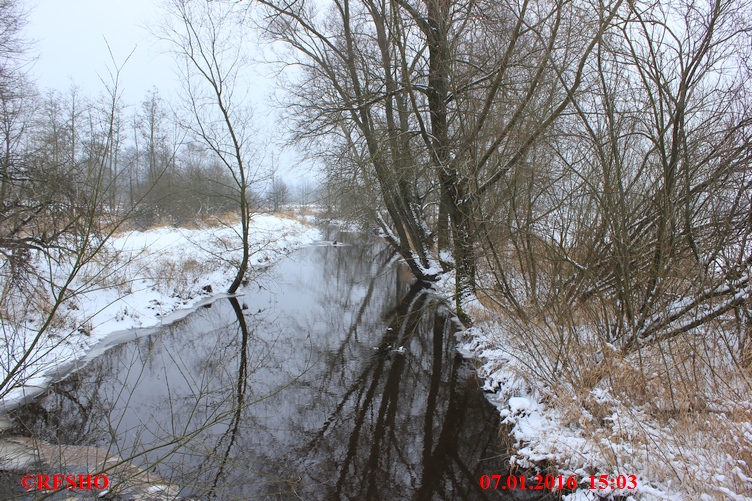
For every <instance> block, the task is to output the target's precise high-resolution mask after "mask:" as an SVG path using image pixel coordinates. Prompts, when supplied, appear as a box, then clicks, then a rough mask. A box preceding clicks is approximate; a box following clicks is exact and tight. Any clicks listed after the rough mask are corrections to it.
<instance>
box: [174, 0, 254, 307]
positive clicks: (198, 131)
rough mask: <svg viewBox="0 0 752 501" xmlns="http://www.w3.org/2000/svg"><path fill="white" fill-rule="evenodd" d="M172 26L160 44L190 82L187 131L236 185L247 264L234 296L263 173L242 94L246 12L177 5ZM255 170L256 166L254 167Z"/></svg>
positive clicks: (217, 5)
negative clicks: (252, 196)
mask: <svg viewBox="0 0 752 501" xmlns="http://www.w3.org/2000/svg"><path fill="white" fill-rule="evenodd" d="M166 9H167V11H168V13H169V16H170V19H171V21H168V23H167V24H165V25H163V26H162V29H161V34H160V35H159V36H160V38H162V39H164V40H166V41H168V42H169V43H170V44H171V45H172V47H173V50H174V54H175V56H176V57H177V59H178V61H179V64H180V71H181V77H182V79H183V81H184V82H185V94H186V98H185V104H186V112H187V113H186V115H187V118H186V119H185V120H184V121H183V126H184V127H185V129H186V130H187V131H188V132H189V133H190V134H191V135H193V136H194V137H196V138H197V139H198V140H200V141H201V142H202V143H204V144H205V145H206V147H207V148H208V149H209V150H211V151H212V152H213V153H214V154H215V155H216V157H217V159H219V161H220V162H221V164H222V165H223V166H224V167H225V168H226V169H227V172H228V173H229V174H230V175H231V176H232V180H233V199H234V202H235V204H236V207H237V208H238V210H239V212H240V222H241V230H240V233H239V235H238V236H239V237H240V239H241V242H242V250H243V254H242V258H241V260H240V263H238V271H237V274H236V275H235V279H234V280H233V282H232V284H231V285H230V288H229V292H230V293H233V292H235V291H236V290H237V289H238V287H240V284H241V283H242V281H243V277H244V275H245V272H246V269H247V267H248V260H249V257H250V248H249V231H250V220H251V204H250V199H249V195H250V191H251V187H252V185H253V184H254V182H255V180H256V177H257V176H258V174H259V172H260V169H259V167H258V163H257V161H256V158H254V157H255V156H256V153H257V152H256V151H255V150H254V149H253V143H252V140H251V139H252V138H253V137H254V136H255V134H256V133H255V131H254V130H253V128H252V122H251V118H252V113H251V110H250V108H249V107H248V106H247V105H246V103H245V99H244V97H245V96H243V95H242V94H241V93H240V92H241V85H240V83H241V80H242V73H243V71H244V70H245V69H246V67H247V56H246V54H245V48H246V41H245V38H244V36H243V34H244V30H242V29H238V28H239V26H240V24H241V22H242V19H243V11H242V10H241V9H239V8H238V7H237V6H236V5H235V4H230V3H224V2H194V1H191V0H171V1H170V2H169V3H168V4H167V6H166ZM254 164H256V166H255V167H254Z"/></svg>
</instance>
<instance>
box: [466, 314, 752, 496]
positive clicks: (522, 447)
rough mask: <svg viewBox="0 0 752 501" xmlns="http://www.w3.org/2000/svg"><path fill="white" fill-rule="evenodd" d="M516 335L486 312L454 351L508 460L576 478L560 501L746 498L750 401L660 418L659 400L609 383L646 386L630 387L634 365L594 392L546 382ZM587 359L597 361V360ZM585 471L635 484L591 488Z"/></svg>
mask: <svg viewBox="0 0 752 501" xmlns="http://www.w3.org/2000/svg"><path fill="white" fill-rule="evenodd" d="M515 334H516V333H515V332H514V325H510V324H505V323H503V322H502V321H499V320H495V319H493V317H491V318H490V319H485V320H483V321H480V322H477V323H476V325H474V326H473V327H471V328H469V329H467V330H465V331H463V332H461V333H460V344H459V348H458V349H459V350H460V352H461V353H462V354H463V355H464V356H466V357H469V358H473V359H475V360H477V361H478V365H479V367H478V375H479V376H480V378H481V379H482V380H483V381H485V384H484V390H486V391H487V392H488V398H489V400H490V401H491V402H492V403H493V404H494V405H495V406H496V407H497V408H498V409H499V411H500V414H501V416H502V420H503V423H504V424H506V425H509V427H510V430H511V432H510V433H511V435H512V436H513V438H514V441H515V448H516V450H515V451H514V455H512V457H511V459H510V462H511V464H512V465H514V466H517V467H520V468H522V469H523V470H525V469H528V468H534V467H540V466H543V467H550V466H554V467H555V468H558V470H559V473H558V474H560V475H563V476H564V478H565V479H566V478H568V477H569V476H570V475H577V476H578V478H580V479H581V482H580V489H578V490H577V491H576V492H574V493H570V494H565V495H563V497H562V499H563V500H565V501H585V500H588V501H593V500H596V499H601V498H613V497H614V496H622V497H621V499H628V500H669V501H683V500H687V501H689V500H705V501H710V500H721V499H723V500H725V499H730V500H737V501H742V500H743V501H750V500H752V478H749V477H748V476H746V475H745V474H744V473H743V469H744V470H745V471H748V468H747V467H748V465H747V462H746V461H745V459H746V460H747V461H748V451H747V450H745V445H746V444H749V443H750V438H752V423H750V422H749V420H748V416H749V411H750V408H751V406H750V405H749V402H746V401H740V400H738V399H737V400H734V399H732V398H729V399H726V400H725V401H724V402H723V407H721V405H718V408H719V410H718V411H713V412H707V413H698V415H699V416H704V417H702V418H701V421H703V422H697V421H698V418H697V417H693V416H692V415H691V413H689V412H688V413H687V414H686V415H685V416H681V415H677V416H676V417H671V418H668V419H658V418H656V417H655V412H652V413H651V412H650V411H651V410H654V409H655V405H656V404H655V402H641V401H639V400H638V399H630V398H625V397H624V395H615V394H613V393H612V391H614V390H612V389H611V388H618V387H626V388H629V387H632V388H633V389H634V391H635V392H636V393H638V392H641V391H643V388H636V387H635V386H636V385H637V384H638V383H636V381H638V379H637V369H638V367H637V364H634V365H635V367H633V368H631V369H632V372H631V374H634V375H635V379H633V380H631V381H630V377H629V374H630V368H629V367H626V368H625V367H620V368H618V370H615V371H614V374H617V375H620V376H621V380H620V381H616V382H612V383H609V384H611V386H609V384H606V383H604V382H603V380H601V382H600V383H597V384H595V385H594V387H593V388H592V389H590V390H587V389H585V390H583V389H582V388H575V387H574V385H571V384H568V383H566V382H563V381H561V382H552V381H551V380H548V381H545V380H544V379H543V378H540V377H536V376H535V372H536V371H537V370H538V369H537V368H536V367H539V365H538V364H541V362H542V360H541V358H537V359H536V357H534V356H532V354H533V353H536V351H537V348H535V347H533V349H527V348H526V347H524V346H522V345H521V344H520V338H519V336H517V335H515ZM528 347H529V345H528ZM541 351H543V350H541ZM539 353H540V352H539ZM646 355H648V356H649V354H646ZM543 357H545V355H543ZM607 357H608V356H607V355H606V356H604V357H601V359H603V358H607ZM589 360H590V362H589V363H590V364H592V365H593V366H595V365H596V361H597V358H596V357H593V358H590V359H589ZM623 365H629V361H627V363H624V364H623ZM617 377H619V376H617ZM728 384H729V385H731V384H732V382H731V381H728ZM588 409H590V411H589V410H588ZM740 410H741V412H740ZM735 413H736V417H734V414H735ZM739 415H741V416H742V417H741V419H739V418H738V416H739ZM732 440H733V442H732ZM729 442H732V446H731V447H729V446H728V444H729ZM733 443H737V444H739V445H737V446H733ZM590 475H595V476H596V482H597V478H598V477H599V476H600V475H608V476H609V478H611V479H615V478H616V477H617V476H618V475H635V477H636V479H635V480H636V484H637V488H636V489H631V490H626V489H625V490H622V491H619V490H618V489H617V490H614V489H611V488H606V489H604V490H598V489H595V490H591V489H590V479H589V477H590ZM596 485H597V483H596Z"/></svg>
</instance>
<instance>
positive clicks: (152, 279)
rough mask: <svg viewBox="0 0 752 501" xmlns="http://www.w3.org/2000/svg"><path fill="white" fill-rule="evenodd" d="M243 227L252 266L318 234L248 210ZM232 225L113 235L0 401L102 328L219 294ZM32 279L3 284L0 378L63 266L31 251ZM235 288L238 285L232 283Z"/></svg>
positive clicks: (34, 325) (25, 389) (228, 265)
mask: <svg viewBox="0 0 752 501" xmlns="http://www.w3.org/2000/svg"><path fill="white" fill-rule="evenodd" d="M252 226H253V227H252V230H251V248H252V256H251V262H250V264H251V266H250V268H251V269H250V270H249V274H248V275H246V276H250V277H251V278H252V277H253V274H254V269H258V268H262V267H265V266H268V265H270V264H271V263H273V262H274V261H275V260H277V259H279V258H280V257H281V256H283V255H284V254H286V253H288V252H290V251H291V250H293V249H294V248H296V247H298V246H300V245H302V244H307V243H311V242H313V241H314V240H316V239H318V238H319V237H320V235H319V231H318V230H316V229H314V228H311V227H307V226H304V225H303V224H301V223H300V222H298V221H296V220H294V219H291V218H286V217H278V216H273V215H256V216H254V218H253V220H252ZM239 231H240V224H239V223H233V224H220V225H212V226H206V227H202V228H192V229H185V228H168V227H162V228H154V229H150V230H148V231H143V232H142V231H127V232H123V233H119V234H118V235H116V236H114V237H112V238H111V239H110V240H109V241H108V242H107V243H106V245H105V246H104V248H103V249H102V251H101V252H100V253H98V254H97V256H96V257H95V259H94V260H93V261H92V262H90V263H88V264H87V265H86V266H85V267H84V268H83V269H82V270H81V271H80V272H79V273H78V275H77V276H76V278H75V280H74V281H73V282H72V284H71V287H70V290H71V291H72V292H73V293H72V294H71V295H70V297H69V298H68V299H66V300H65V301H64V302H63V303H62V304H61V307H60V308H59V309H58V311H57V313H56V314H55V316H54V317H53V322H52V324H51V327H50V328H49V329H48V330H47V331H46V332H45V334H44V336H43V338H42V339H41V341H40V343H39V344H38V345H37V346H36V348H35V349H34V350H33V353H32V356H31V358H30V359H29V360H28V362H27V364H25V365H26V366H25V367H24V370H23V371H22V372H21V373H20V374H19V375H18V377H17V378H15V379H14V381H13V385H12V387H11V389H10V391H9V392H7V393H6V394H5V395H2V400H1V401H0V408H2V406H3V405H6V406H7V405H12V404H14V403H15V402H18V401H19V400H21V399H23V398H24V396H25V395H27V394H29V393H30V392H32V393H33V392H34V391H35V388H38V387H40V386H43V385H44V384H45V383H46V382H47V381H48V380H49V379H50V378H51V377H52V376H53V375H54V374H55V371H56V370H57V369H58V368H60V367H64V366H65V365H66V364H70V363H73V362H74V361H76V360H79V359H81V358H82V357H83V356H84V355H85V354H86V352H87V351H89V349H90V348H91V347H92V346H93V345H94V344H96V343H97V342H98V341H99V340H101V339H102V338H104V337H106V336H107V335H108V334H111V333H113V332H118V331H122V330H126V329H133V328H142V327H151V326H158V325H160V324H161V323H162V322H163V319H164V318H165V316H166V315H167V314H168V313H171V312H174V311H176V310H181V309H190V308H192V307H195V305H196V304H197V303H198V302H199V301H202V300H206V298H207V297H208V296H211V295H212V294H217V293H220V292H224V291H225V290H227V288H228V287H229V285H230V283H231V282H232V279H233V278H234V276H235V272H236V269H237V265H238V263H239V262H240V259H241V254H242V248H241V247H240V242H241V240H240V236H239ZM34 266H35V267H36V270H37V273H38V277H41V278H37V279H36V280H31V281H29V282H28V283H13V284H8V283H3V284H0V286H2V287H4V290H5V291H6V292H5V294H4V295H3V303H4V304H2V312H1V314H0V332H2V337H0V380H2V379H3V378H5V376H6V375H7V374H8V370H9V367H12V366H13V362H14V361H16V360H19V359H20V357H21V356H22V354H23V353H24V352H25V351H26V350H27V349H28V347H29V346H30V343H31V340H32V339H33V338H34V337H35V336H36V335H37V333H38V332H39V329H40V328H41V325H42V323H43V322H44V320H45V318H46V317H47V316H48V312H49V311H50V308H51V306H52V304H51V296H50V295H49V287H48V285H46V284H47V283H49V277H50V276H52V277H55V281H56V282H57V283H60V282H61V281H62V280H64V279H65V277H66V274H68V273H69V272H70V269H71V268H70V264H69V263H65V262H53V261H51V260H42V259H41V258H37V259H36V260H35V261H34ZM241 291H242V289H241Z"/></svg>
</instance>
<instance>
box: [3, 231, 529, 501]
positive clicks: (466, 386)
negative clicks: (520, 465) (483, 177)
mask: <svg viewBox="0 0 752 501" xmlns="http://www.w3.org/2000/svg"><path fill="white" fill-rule="evenodd" d="M330 231H336V230H330ZM327 238H328V239H329V241H328V242H326V243H322V244H321V245H314V246H310V247H306V248H302V249H300V250H298V251H296V252H294V253H293V254H291V255H290V256H288V257H287V258H285V259H283V260H282V261H281V262H279V263H278V264H276V265H274V266H273V267H271V268H269V269H268V270H266V271H264V273H262V274H259V275H257V276H256V277H255V279H254V280H253V281H251V282H250V283H249V284H248V285H247V286H246V287H245V289H244V291H243V292H244V295H243V296H241V297H238V298H237V299H220V300H217V301H216V302H214V303H212V304H210V305H207V306H205V307H203V308H200V309H198V310H197V311H196V312H194V313H192V314H190V315H188V316H187V317H186V318H184V319H183V320H180V321H178V322H176V323H174V324H172V325H169V326H167V327H163V328H161V329H160V330H159V331H158V332H156V333H154V334H151V335H145V336H141V337H137V338H136V339H133V340H131V341H129V342H126V343H122V344H118V345H116V346H114V347H112V348H110V349H108V350H107V351H106V352H104V353H103V354H102V355H100V356H98V357H96V358H95V359H93V360H91V361H90V362H88V363H87V364H86V365H85V366H84V367H82V368H80V369H78V370H77V371H75V372H74V373H72V374H71V375H70V376H68V377H67V378H66V379H64V380H62V381H59V382H56V383H54V384H52V385H51V386H50V388H49V390H48V391H47V393H46V394H44V395H43V396H41V397H39V398H37V399H35V400H34V401H33V402H31V403H28V404H27V405H24V406H23V407H21V408H19V409H17V410H16V411H15V412H14V413H13V415H12V418H13V427H12V430H11V431H12V433H13V434H14V436H19V437H33V440H34V441H37V442H39V443H43V444H48V445H46V447H47V449H50V450H53V449H54V450H57V451H58V452H57V453H53V452H48V453H47V457H46V458H44V461H43V462H42V463H39V462H37V464H36V465H35V467H34V468H36V469H34V468H32V469H31V470H29V471H31V472H32V473H33V472H41V473H58V472H60V473H84V472H85V471H86V469H87V468H89V469H91V468H92V466H91V465H92V463H95V464H96V465H97V466H98V467H100V468H101V466H102V465H103V464H105V465H108V464H109V463H108V462H107V461H110V462H111V463H113V464H115V463H119V466H117V467H113V468H112V469H110V470H108V472H109V473H108V479H109V484H110V485H109V493H108V494H107V496H106V498H107V499H167V498H175V497H177V498H180V499H227V500H229V499H255V498H260V497H267V498H271V499H284V500H287V499H291V500H292V499H303V500H339V499H363V500H368V499H373V500H380V499H383V500H400V499H416V500H431V499H441V500H451V499H462V500H474V499H534V497H530V493H525V494H526V495H527V497H523V493H520V492H516V491H515V492H509V491H506V492H503V491H494V490H492V489H491V490H485V491H484V490H482V489H481V488H480V486H479V479H480V477H481V475H483V474H489V475H490V474H493V473H501V474H506V473H507V471H506V465H507V464H508V454H509V453H508V452H507V451H506V450H504V448H503V446H502V442H503V440H502V437H500V435H499V430H500V424H499V417H498V413H497V412H496V410H495V409H494V408H493V407H492V406H491V405H490V404H489V403H488V401H487V400H486V399H485V398H484V395H483V393H482V392H481V391H480V390H479V385H478V382H477V381H476V378H475V374H474V372H473V371H472V369H471V367H470V366H469V364H468V363H467V362H466V361H464V360H463V359H462V357H460V356H459V355H458V354H457V352H456V350H455V345H454V331H455V324H454V323H453V321H452V319H451V318H450V317H449V315H448V313H449V312H448V310H447V309H446V308H445V306H444V305H442V303H441V302H440V301H439V300H437V299H436V298H435V297H433V296H432V295H431V294H429V293H428V292H427V291H426V290H425V289H422V288H421V287H419V286H418V285H415V284H413V283H412V280H411V279H410V276H409V273H406V272H405V270H404V269H402V268H400V266H399V265H398V264H397V261H396V260H395V259H394V255H393V253H392V252H391V250H390V249H389V248H388V247H386V246H384V245H382V244H380V243H379V242H378V241H377V240H376V239H374V238H373V237H371V236H369V235H364V234H359V233H345V232H342V233H339V232H337V233H332V234H330V235H328V236H327ZM334 239H336V244H332V241H333V240H334ZM19 443H20V442H19ZM61 444H64V445H61ZM63 449H65V450H66V451H71V452H70V453H67V452H60V451H62V450H63ZM74 453H75V454H74ZM82 456H84V457H82ZM94 456H96V457H97V459H96V460H92V457H94ZM85 463H86V464H85ZM87 464H88V466H87ZM123 465H127V466H128V468H123ZM29 471H23V473H28V472H29ZM134 472H135V473H134ZM19 473H20V471H17V472H11V473H9V472H5V473H3V474H2V476H0V480H3V482H2V483H8V484H9V486H8V487H4V489H6V490H5V491H4V492H3V491H2V490H0V498H10V497H12V496H18V497H19V498H23V499H32V497H31V496H30V495H29V494H26V495H24V494H23V491H22V490H20V488H19V486H18V477H19ZM14 475H15V476H14ZM128 475H131V476H132V477H134V478H137V479H138V481H134V480H133V479H129V478H128ZM11 484H15V485H11ZM160 486H161V487H160ZM160 488H161V491H160V490H159V489H160ZM64 494H66V493H57V494H54V495H53V496H52V499H69V498H65V496H64ZM95 494H96V493H89V494H88V495H90V496H91V497H92V498H94V497H95ZM77 495H78V496H79V497H78V498H77V499H89V498H87V497H86V493H85V492H80V491H78V494H77ZM150 496H151V497H150Z"/></svg>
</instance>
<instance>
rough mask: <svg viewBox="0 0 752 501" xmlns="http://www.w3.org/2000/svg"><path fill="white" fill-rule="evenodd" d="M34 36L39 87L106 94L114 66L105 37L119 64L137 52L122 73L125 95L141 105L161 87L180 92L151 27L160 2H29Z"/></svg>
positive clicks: (169, 61) (164, 89) (168, 62)
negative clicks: (73, 87) (151, 91)
mask: <svg viewBox="0 0 752 501" xmlns="http://www.w3.org/2000/svg"><path fill="white" fill-rule="evenodd" d="M27 5H28V6H29V7H30V8H31V14H30V16H29V26H28V33H29V36H30V37H31V38H32V39H34V40H36V41H37V46H36V51H35V52H36V53H37V55H38V57H39V60H38V62H37V63H36V65H35V66H34V68H33V70H32V73H33V74H34V75H35V76H36V77H37V83H38V85H39V86H40V87H41V88H42V89H44V88H54V89H59V90H65V89H67V88H69V87H70V86H71V84H72V83H75V84H76V85H78V86H80V87H81V88H82V90H84V92H85V93H86V94H89V95H95V94H97V93H98V92H101V91H102V90H103V85H102V83H101V82H100V80H99V77H100V76H101V77H103V78H105V79H108V78H109V77H108V73H107V70H108V65H109V66H110V67H111V66H112V64H111V63H110V57H109V54H108V52H107V45H106V43H105V39H106V40H107V42H108V43H109V45H110V47H111V48H112V52H113V55H114V56H115V59H116V61H118V63H122V61H124V60H125V58H126V57H128V54H129V53H130V52H131V51H132V50H134V49H135V52H134V53H133V56H132V57H131V59H130V60H129V61H128V64H127V65H126V66H125V68H124V72H123V75H122V85H121V87H122V89H123V92H124V94H123V96H124V99H125V101H126V102H128V103H137V102H140V101H141V99H142V98H143V96H144V95H145V94H146V91H147V90H148V89H149V88H151V87H152V86H155V85H156V86H157V87H158V88H159V89H160V92H161V93H162V94H163V95H165V96H169V95H170V93H172V92H174V91H176V90H177V89H178V84H177V81H176V78H175V76H174V74H173V72H172V70H171V67H172V66H171V64H172V63H171V59H170V57H169V56H167V55H165V54H160V50H159V47H158V46H156V45H155V42H154V40H153V38H152V37H151V36H150V35H149V32H148V31H147V29H146V28H145V26H147V25H148V24H149V23H151V22H153V21H154V20H155V19H157V18H158V17H159V16H161V11H160V9H159V8H158V7H157V5H156V0H29V3H28V4H27Z"/></svg>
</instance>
